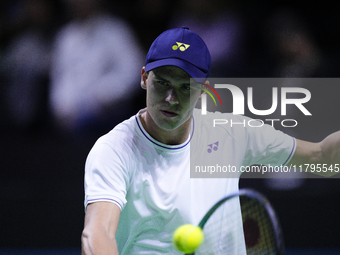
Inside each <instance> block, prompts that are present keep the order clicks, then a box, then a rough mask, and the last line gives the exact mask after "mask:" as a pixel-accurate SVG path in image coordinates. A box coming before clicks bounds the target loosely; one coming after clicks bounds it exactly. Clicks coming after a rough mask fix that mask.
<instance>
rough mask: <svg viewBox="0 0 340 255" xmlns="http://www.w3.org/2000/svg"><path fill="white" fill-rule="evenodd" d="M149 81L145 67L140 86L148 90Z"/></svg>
mask: <svg viewBox="0 0 340 255" xmlns="http://www.w3.org/2000/svg"><path fill="white" fill-rule="evenodd" d="M147 79H148V73H147V72H146V71H145V66H143V68H142V75H141V80H140V86H141V87H142V88H143V89H146V80H147Z"/></svg>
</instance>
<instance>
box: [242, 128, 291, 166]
mask: <svg viewBox="0 0 340 255" xmlns="http://www.w3.org/2000/svg"><path fill="white" fill-rule="evenodd" d="M246 135H247V142H246V153H245V159H244V162H243V165H244V166H250V165H271V166H284V165H285V164H287V163H288V162H289V160H290V159H291V158H292V156H293V155H294V152H295V148H296V140H295V138H294V137H291V136H289V135H287V134H285V133H283V132H282V131H279V130H276V129H275V128H273V127H272V126H270V125H263V126H262V127H259V128H256V127H248V128H247V134H246Z"/></svg>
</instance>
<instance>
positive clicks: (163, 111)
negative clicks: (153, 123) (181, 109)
mask: <svg viewBox="0 0 340 255" xmlns="http://www.w3.org/2000/svg"><path fill="white" fill-rule="evenodd" d="M161 113H162V114H163V115H164V116H166V117H176V116H177V115H178V114H177V113H174V112H171V111H166V110H161Z"/></svg>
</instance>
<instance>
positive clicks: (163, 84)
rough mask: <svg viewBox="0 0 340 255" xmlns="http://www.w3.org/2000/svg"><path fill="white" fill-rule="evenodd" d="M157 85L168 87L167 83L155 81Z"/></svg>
mask: <svg viewBox="0 0 340 255" xmlns="http://www.w3.org/2000/svg"><path fill="white" fill-rule="evenodd" d="M157 83H158V84H159V85H162V86H167V85H168V83H167V82H165V81H157Z"/></svg>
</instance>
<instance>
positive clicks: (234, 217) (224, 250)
mask: <svg viewBox="0 0 340 255" xmlns="http://www.w3.org/2000/svg"><path fill="white" fill-rule="evenodd" d="M263 202H265V203H266V201H262V203H263ZM262 203H261V202H260V201H259V200H258V199H256V198H252V197H249V196H246V195H245V196H244V195H241V196H235V197H233V198H231V199H228V200H227V201H226V202H225V203H224V204H222V205H221V206H219V207H218V209H217V210H216V211H215V212H214V213H213V214H212V215H211V216H210V217H209V219H208V220H207V222H206V224H205V225H204V227H203V231H204V235H205V238H204V241H203V243H202V245H201V246H200V247H199V248H198V249H197V250H196V252H195V254H204V255H210V254H214V255H218V254H220V255H229V254H232V255H241V254H242V255H244V254H248V255H272V254H273V255H274V254H283V252H281V251H280V248H278V247H279V246H280V245H279V241H280V240H277V238H278V236H277V234H278V233H277V229H274V227H273V224H274V222H273V221H276V219H272V218H271V217H274V218H275V215H274V216H273V215H269V213H268V210H269V209H271V207H270V205H269V204H268V205H266V204H265V205H263V204H262ZM266 207H267V208H266ZM282 249H283V247H282Z"/></svg>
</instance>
